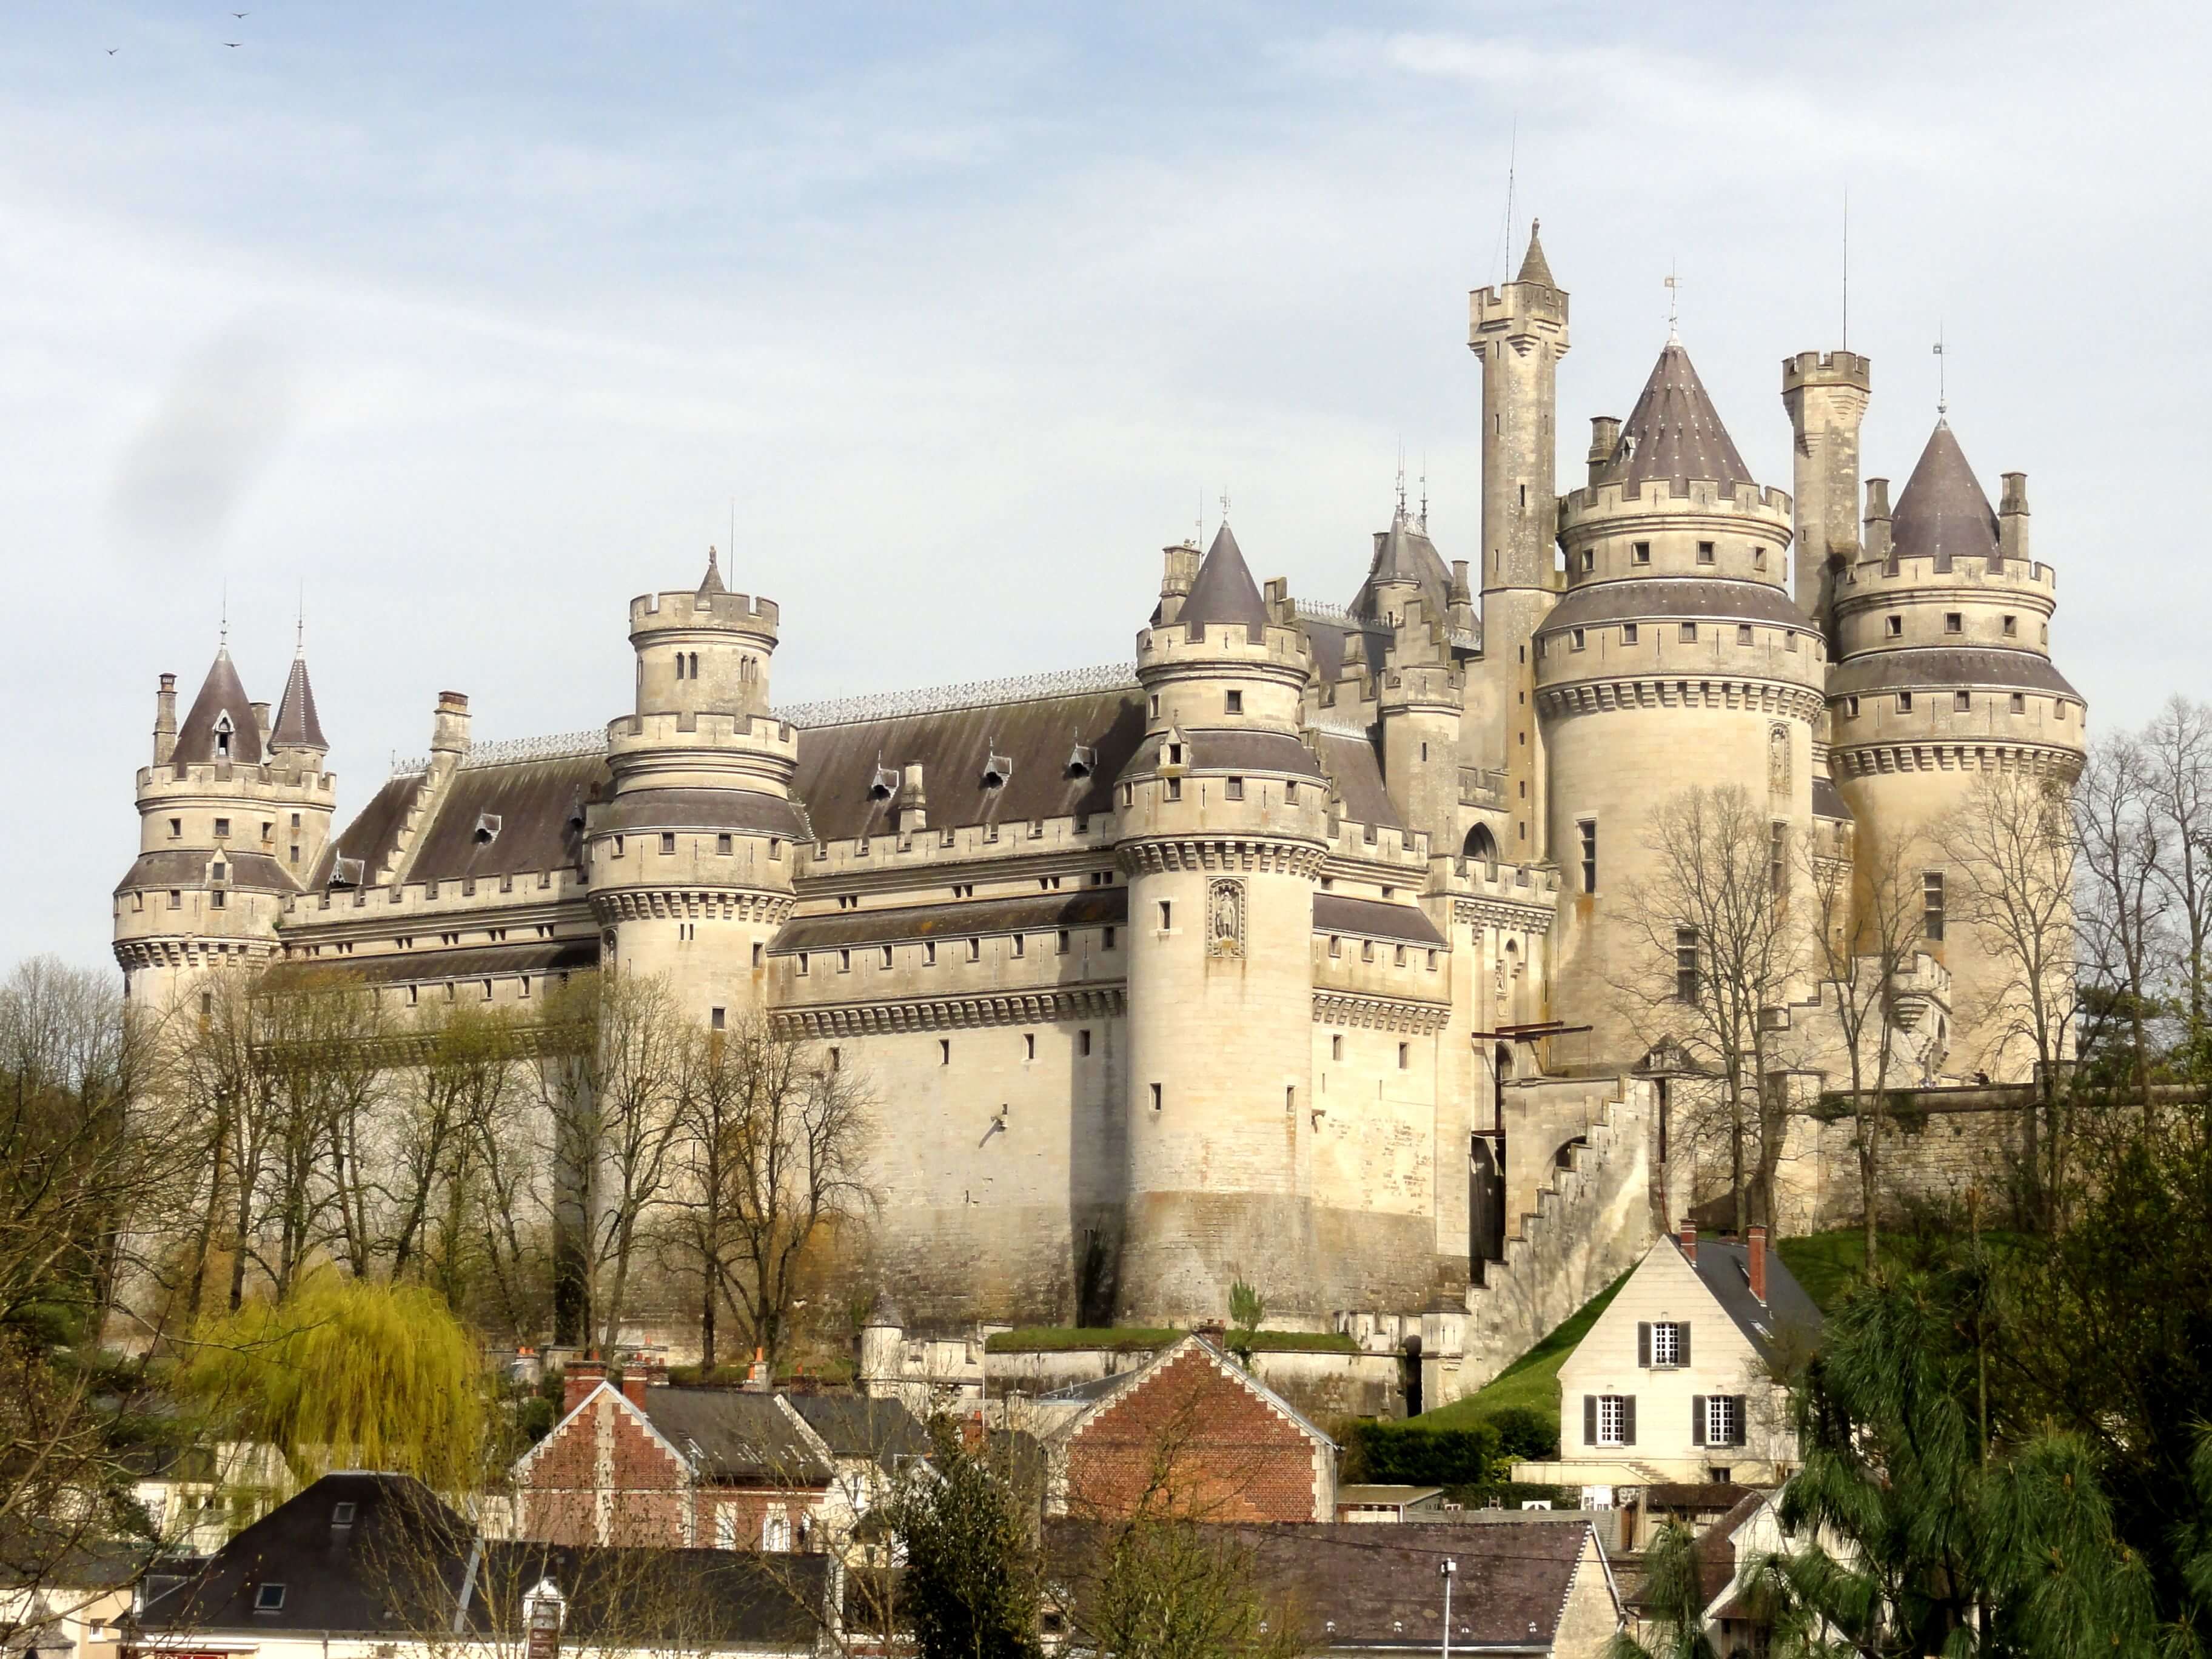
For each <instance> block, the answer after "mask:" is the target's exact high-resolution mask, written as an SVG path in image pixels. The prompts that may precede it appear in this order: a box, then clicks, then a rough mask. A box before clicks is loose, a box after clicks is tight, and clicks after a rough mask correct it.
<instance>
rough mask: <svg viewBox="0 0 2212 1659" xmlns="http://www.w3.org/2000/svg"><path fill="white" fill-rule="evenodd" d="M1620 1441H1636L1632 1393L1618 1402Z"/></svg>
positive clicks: (1634, 1406)
mask: <svg viewBox="0 0 2212 1659" xmlns="http://www.w3.org/2000/svg"><path fill="white" fill-rule="evenodd" d="M1620 1443H1621V1444H1622V1445H1624V1446H1632V1445H1634V1444H1635V1443H1636V1396H1635V1395H1628V1396H1627V1397H1626V1399H1624V1400H1623V1401H1621V1402H1620Z"/></svg>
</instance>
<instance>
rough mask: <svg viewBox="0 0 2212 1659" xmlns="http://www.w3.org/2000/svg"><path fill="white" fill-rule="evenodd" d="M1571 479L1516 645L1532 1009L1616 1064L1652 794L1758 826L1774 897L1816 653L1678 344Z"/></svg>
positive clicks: (1796, 803) (1766, 525)
mask: <svg viewBox="0 0 2212 1659" xmlns="http://www.w3.org/2000/svg"><path fill="white" fill-rule="evenodd" d="M1597 428H1598V433H1599V438H1600V441H1599V442H1598V443H1597V444H1595V445H1594V446H1593V448H1592V451H1591V460H1590V472H1589V484H1588V485H1587V487H1585V488H1583V489H1577V490H1575V491H1574V492H1572V493H1571V495H1567V496H1566V497H1565V499H1564V500H1563V501H1562V502H1561V503H1560V527H1559V538H1560V541H1561V543H1562V544H1563V545H1564V547H1565V553H1566V566H1567V569H1566V580H1567V591H1566V593H1565V597H1563V598H1562V599H1560V600H1559V604H1558V605H1556V606H1554V607H1553V610H1552V611H1551V612H1550V613H1549V614H1548V615H1547V617H1545V618H1544V621H1543V624H1542V626H1541V628H1540V629H1539V630H1538V632H1537V635H1536V652H1535V655H1536V665H1535V678H1536V703H1537V708H1538V713H1539V715H1540V718H1541V720H1542V724H1543V730H1544V743H1545V747H1546V753H1547V757H1548V762H1549V766H1550V771H1551V794H1550V801H1549V806H1550V836H1551V845H1552V848H1553V855H1554V857H1555V859H1556V860H1557V861H1558V864H1559V871H1560V887H1561V891H1562V895H1563V898H1562V902H1561V904H1560V907H1559V921H1558V924H1557V927H1558V932H1557V933H1556V935H1555V946H1554V950H1553V963H1554V966H1553V979H1552V1005H1553V1006H1552V1012H1553V1013H1555V1014H1556V1015H1557V1016H1558V1017H1559V1018H1565V1019H1567V1020H1569V1021H1571V1022H1574V1023H1578V1024H1591V1025H1593V1026H1594V1027H1595V1032H1594V1038H1595V1041H1594V1043H1593V1045H1592V1048H1591V1051H1590V1058H1591V1059H1593V1060H1603V1061H1615V1060H1632V1059H1633V1058H1634V1057H1635V1055H1636V1054H1638V1053H1639V1052H1641V1050H1642V1048H1643V1047H1644V1045H1645V1044H1646V1043H1648V1042H1649V1041H1650V1037H1651V1035H1652V1030H1651V1028H1652V1025H1653V1017H1652V1015H1651V1012H1650V1010H1649V1009H1648V1008H1646V1007H1644V1006H1637V999H1636V998H1635V997H1633V996H1629V995H1624V994H1623V992H1622V989H1621V987H1620V983H1619V981H1621V980H1622V979H1623V977H1624V976H1634V977H1636V978H1637V979H1638V983H1639V985H1640V984H1641V981H1642V979H1643V978H1644V976H1646V970H1648V976H1649V977H1650V979H1651V980H1652V981H1653V991H1654V994H1660V993H1662V992H1663V989H1664V979H1665V971H1664V970H1668V969H1671V963H1661V962H1657V961H1653V962H1650V963H1646V962H1644V961H1643V957H1645V956H1648V955H1649V954H1650V948H1649V941H1648V940H1647V939H1644V938H1642V937H1640V936H1638V935H1637V934H1635V933H1632V932H1631V931H1630V930H1629V929H1630V923H1631V919H1630V918H1629V916H1628V915H1627V914H1626V908H1625V907H1626V905H1627V904H1628V902H1629V899H1628V895H1629V893H1630V891H1631V890H1632V889H1633V888H1635V887H1636V886H1637V885H1638V884H1639V883H1641V882H1649V881H1651V880H1653V879H1654V878H1656V875H1657V873H1658V872H1659V870H1660V868H1661V860H1660V855H1659V854H1658V853H1657V851H1656V849H1655V848H1652V847H1651V846H1650V844H1649V838H1650V836H1651V835H1652V832H1653V827H1654V823H1655V820H1656V817H1657V815H1658V813H1659V812H1660V811H1661V810H1662V807H1663V806H1664V805H1666V803H1667V802H1668V799H1669V798H1670V797H1672V796H1674V795H1676V794H1678V793H1680V792H1682V791H1684V790H1686V789H1688V788H1691V787H1714V786H1722V787H1727V786H1734V787H1738V788H1741V790H1742V791H1743V792H1744V793H1745V794H1746V795H1747V796H1748V797H1749V799H1750V800H1751V801H1752V802H1753V808H1754V810H1755V811H1758V812H1760V813H1763V814H1764V815H1765V818H1766V822H1767V824H1768V829H1769V836H1770V844H1771V848H1772V856H1771V861H1770V868H1771V872H1772V878H1773V879H1774V880H1775V881H1776V882H1777V884H1778V885H1777V891H1778V895H1780V896H1786V895H1787V892H1788V890H1789V887H1790V885H1793V884H1795V883H1796V879H1797V876H1796V872H1797V869H1798V854H1797V853H1796V850H1795V849H1796V847H1797V846H1798V845H1799V844H1800V842H1799V838H1800V837H1802V836H1804V835H1805V834H1806V833H1808V831H1809V829H1810V828H1811V825H1812V820H1813V749H1814V729H1815V726H1816V725H1817V723H1818V721H1819V718H1820V711H1821V707H1822V705H1821V696H1820V688H1821V685H1822V682H1823V679H1824V678H1825V676H1826V670H1827V661H1826V648H1825V647H1824V645H1823V642H1822V641H1821V639H1820V635H1819V634H1818V633H1817V632H1816V631H1815V630H1814V628H1813V625H1812V623H1811V622H1810V621H1809V620H1808V617H1806V616H1805V614H1804V613H1803V612H1802V611H1800V610H1799V609H1798V608H1797V606H1796V603H1795V602H1794V601H1793V600H1792V599H1791V598H1790V593H1789V591H1788V589H1787V587H1786V586H1784V583H1785V581H1786V580H1787V578H1786V575H1785V572H1786V570H1787V568H1788V553H1789V548H1790V497H1789V496H1787V495H1784V494H1783V493H1782V492H1781V491H1780V490H1778V489H1761V488H1760V487H1759V484H1758V483H1756V482H1754V481H1753V478H1752V477H1751V474H1750V471H1749V469H1748V468H1747V467H1746V466H1745V465H1744V464H1743V459H1742V457H1741V456H1740V455H1739V454H1738V453H1736V448H1735V443H1734V441H1732V440H1731V439H1730V438H1729V435H1728V431H1727V428H1725V427H1723V425H1722V424H1721V421H1720V417H1719V416H1718V414H1717V412H1716V411H1715V410H1714V409H1713V406H1712V402H1711V398H1708V397H1707V395H1706V393H1705V386H1703V384H1702V383H1701V382H1700V381H1699V379H1698V374H1697V370H1696V368H1694V367H1692V364H1691V362H1690V358H1689V354H1688V353H1687V352H1686V351H1684V350H1683V349H1682V347H1681V345H1680V343H1679V342H1678V341H1674V340H1670V341H1668V344H1667V347H1666V349H1664V350H1663V351H1662V352H1661V353H1660V356H1659V362H1658V364H1657V366H1656V367H1655V368H1653V370H1652V372H1651V377H1650V380H1649V382H1648V383H1647V384H1646V385H1645V386H1644V392H1643V395H1642V396H1641V397H1640V398H1638V400H1637V404H1636V408H1635V410H1634V412H1633V413H1632V415H1631V416H1630V417H1629V418H1628V420H1627V421H1626V423H1622V422H1616V421H1613V420H1610V419H1601V420H1600V421H1599V422H1597Z"/></svg>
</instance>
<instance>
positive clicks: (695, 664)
mask: <svg viewBox="0 0 2212 1659" xmlns="http://www.w3.org/2000/svg"><path fill="white" fill-rule="evenodd" d="M691 678H693V679H695V680H696V679H697V678H699V653H697V652H696V651H694V652H693V653H691Z"/></svg>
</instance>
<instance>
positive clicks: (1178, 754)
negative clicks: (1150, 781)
mask: <svg viewBox="0 0 2212 1659" xmlns="http://www.w3.org/2000/svg"><path fill="white" fill-rule="evenodd" d="M1168 764H1169V765H1170V766H1181V765H1182V744H1179V743H1171V744H1169V745H1168Z"/></svg>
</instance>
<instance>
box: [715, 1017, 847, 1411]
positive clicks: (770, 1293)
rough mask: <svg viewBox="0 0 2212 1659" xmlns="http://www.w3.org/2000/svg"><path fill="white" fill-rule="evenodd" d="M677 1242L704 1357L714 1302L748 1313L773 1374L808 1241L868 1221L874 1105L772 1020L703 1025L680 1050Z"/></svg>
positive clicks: (824, 1057)
mask: <svg viewBox="0 0 2212 1659" xmlns="http://www.w3.org/2000/svg"><path fill="white" fill-rule="evenodd" d="M682 1077H683V1083H682V1088H681V1094H680V1109H679V1113H678V1153H677V1156H678V1169H679V1172H680V1173H679V1178H678V1181H677V1182H675V1183H674V1185H673V1187H672V1188H671V1223H672V1225H671V1243H673V1244H674V1245H675V1246H676V1248H677V1250H678V1255H680V1257H681V1258H682V1259H683V1260H684V1266H685V1269H686V1272H687V1274H690V1275H696V1280H697V1282H698V1284H699V1285H700V1290H701V1299H700V1342H701V1346H702V1353H703V1363H704V1364H707V1365H708V1366H709V1367H711V1366H712V1365H713V1364H714V1352H715V1342H716V1329H715V1311H716V1304H717V1303H718V1301H719V1300H720V1298H722V1297H725V1296H726V1297H728V1299H729V1300H730V1302H731V1303H732V1304H733V1305H734V1306H735V1307H736V1308H737V1310H738V1312H739V1313H740V1314H741V1315H742V1316H743V1317H744V1322H745V1324H746V1326H747V1328H749V1330H750V1334H751V1336H752V1340H753V1342H754V1343H755V1345H756V1346H758V1347H759V1348H760V1349H761V1351H762V1353H763V1357H764V1358H766V1359H767V1360H768V1362H769V1365H770V1367H771V1370H773V1368H774V1367H775V1365H777V1364H780V1363H781V1360H782V1358H784V1355H785V1352H786V1351H787V1348H788V1347H789V1345H790V1342H791V1337H792V1322H793V1309H794V1307H795V1306H796V1304H798V1302H799V1297H800V1295H801V1293H802V1291H803V1289H804V1272H805V1267H806V1263H807V1260H808V1252H809V1250H810V1249H811V1248H812V1247H815V1246H817V1245H818V1244H819V1243H821V1241H822V1238H823V1234H824V1232H825V1231H826V1230H828V1229H829V1228H832V1227H834V1226H836V1225H837V1224H839V1223H840V1222H843V1221H849V1220H854V1219H856V1218H858V1217H859V1216H860V1213H861V1210H862V1206H863V1205H864V1204H865V1202H866V1188H865V1187H864V1186H863V1184H862V1182H861V1178H860V1177H861V1169H862V1161H863V1158H864V1157H865V1154H866V1143H867V1138H868V1135H869V1133H870V1131H871V1109H872V1104H873V1102H872V1097H870V1094H869V1092H868V1090H867V1087H866V1085H865V1084H864V1083H863V1082H862V1081H860V1079H858V1078H857V1077H855V1075H854V1073H850V1072H848V1071H846V1070H843V1069H842V1068H841V1067H840V1066H838V1065H837V1064H836V1058H835V1056H834V1055H832V1054H827V1053H824V1052H823V1051H822V1050H820V1049H817V1048H814V1047H813V1046H811V1045H810V1044H805V1043H800V1042H793V1041H791V1040H789V1039H787V1038H785V1037H782V1036H778V1035H776V1034H775V1032H774V1031H773V1030H771V1029H770V1027H769V1024H768V1023H767V1021H766V1020H765V1019H762V1018H750V1019H746V1020H744V1021H741V1022H739V1023H738V1024H737V1025H736V1026H735V1027H734V1028H733V1029H731V1030H724V1031H702V1030H697V1029H696V1028H694V1029H693V1030H691V1031H690V1033H689V1034H688V1035H687V1038H686V1041H685V1042H684V1049H683V1064H682Z"/></svg>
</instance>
